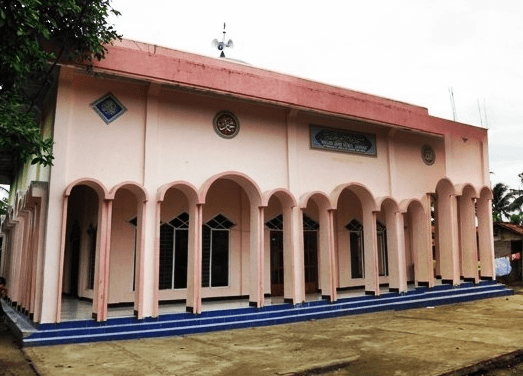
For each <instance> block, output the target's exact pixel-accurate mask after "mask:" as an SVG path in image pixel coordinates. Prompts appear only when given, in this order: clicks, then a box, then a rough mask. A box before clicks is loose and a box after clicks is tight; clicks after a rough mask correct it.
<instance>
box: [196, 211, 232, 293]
mask: <svg viewBox="0 0 523 376" xmlns="http://www.w3.org/2000/svg"><path fill="white" fill-rule="evenodd" d="M232 226H234V223H232V222H231V221H229V220H228V219H227V218H226V217H224V216H223V215H221V214H219V215H217V216H216V217H214V218H213V219H211V220H210V221H208V222H207V223H206V224H204V225H203V231H202V287H222V286H228V285H229V229H230V228H231V227H232Z"/></svg>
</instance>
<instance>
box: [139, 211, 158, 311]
mask: <svg viewBox="0 0 523 376" xmlns="http://www.w3.org/2000/svg"><path fill="white" fill-rule="evenodd" d="M161 213H162V202H161V201H158V202H156V222H155V228H156V231H155V236H154V274H153V278H154V280H153V292H154V297H153V310H152V311H153V317H158V315H159V312H160V307H159V304H160V281H159V279H160V221H161ZM143 262H144V260H142V267H144V269H145V265H143Z"/></svg>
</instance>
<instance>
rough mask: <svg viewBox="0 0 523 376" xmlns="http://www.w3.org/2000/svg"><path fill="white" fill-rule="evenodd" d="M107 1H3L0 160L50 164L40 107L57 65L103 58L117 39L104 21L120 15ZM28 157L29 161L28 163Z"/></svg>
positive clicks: (0, 7) (0, 16) (0, 21)
mask: <svg viewBox="0 0 523 376" xmlns="http://www.w3.org/2000/svg"><path fill="white" fill-rule="evenodd" d="M110 3H111V1H110V0H5V1H1V2H0V35H1V38H0V156H1V155H4V156H6V155H8V156H9V157H10V158H11V160H12V162H13V165H14V166H17V165H19V164H20V163H24V162H26V161H27V160H31V162H32V163H33V164H35V163H40V164H43V165H50V164H52V161H53V156H52V145H53V142H52V140H51V139H43V137H42V135H41V132H40V126H39V124H38V121H39V119H38V103H39V101H41V100H42V99H43V98H42V97H43V96H44V95H45V92H46V90H47V89H48V88H49V85H50V83H51V81H52V78H53V73H54V71H55V67H56V65H57V64H58V63H59V62H60V61H85V62H86V64H87V65H88V66H90V65H91V63H92V62H93V61H94V59H98V60H100V59H102V58H104V56H105V54H106V52H107V48H106V45H107V44H108V43H111V41H113V40H114V39H120V35H118V33H117V32H116V30H114V28H113V27H112V26H111V25H109V24H108V23H107V18H108V16H109V15H111V14H114V15H119V14H120V13H119V12H118V11H116V10H114V9H113V8H112V7H111V4H110ZM31 158H32V159H31Z"/></svg>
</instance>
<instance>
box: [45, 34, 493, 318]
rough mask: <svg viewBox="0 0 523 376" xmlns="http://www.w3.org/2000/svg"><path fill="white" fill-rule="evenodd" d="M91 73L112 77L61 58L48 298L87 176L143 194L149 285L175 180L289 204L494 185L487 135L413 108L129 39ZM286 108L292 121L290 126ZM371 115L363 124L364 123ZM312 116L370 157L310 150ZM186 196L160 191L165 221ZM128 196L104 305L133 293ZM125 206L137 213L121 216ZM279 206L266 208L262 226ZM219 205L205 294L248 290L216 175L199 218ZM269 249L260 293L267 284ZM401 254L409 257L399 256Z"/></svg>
mask: <svg viewBox="0 0 523 376" xmlns="http://www.w3.org/2000/svg"><path fill="white" fill-rule="evenodd" d="M95 71H98V72H103V73H108V74H112V75H115V76H114V77H104V78H101V77H96V76H91V75H87V74H85V73H84V72H83V71H81V70H78V69H76V68H71V67H67V66H63V67H62V68H61V72H60V79H59V88H58V93H57V104H56V106H57V108H56V121H55V129H54V140H55V148H54V152H55V156H56V163H55V166H53V167H52V169H51V182H52V185H51V186H50V190H49V213H48V221H49V224H50V226H48V228H47V234H46V242H47V244H46V249H47V250H53V251H50V252H48V255H47V257H48V259H47V260H46V265H45V277H44V294H45V296H44V300H45V301H46V302H52V301H55V300H56V299H57V296H56V292H55V291H57V283H58V278H57V277H56V275H57V270H59V268H60V266H59V255H57V252H58V250H59V249H60V241H61V233H60V225H59V224H60V223H61V221H62V212H61V208H62V205H63V195H64V191H65V189H66V187H67V186H68V185H69V184H71V182H73V181H75V180H76V179H80V178H89V179H96V180H98V181H100V182H101V184H103V186H104V187H105V189H106V190H107V191H110V190H111V189H112V187H114V186H115V185H117V184H119V183H121V182H124V181H132V182H135V183H138V184H140V185H143V186H144V187H145V188H146V190H147V193H148V195H149V197H150V201H149V202H148V203H147V205H148V206H147V219H146V221H147V226H146V227H147V228H146V231H145V237H146V240H145V242H146V245H145V253H146V255H145V259H144V260H145V261H144V263H145V271H146V277H145V278H146V285H145V290H147V291H149V290H150V289H151V285H152V282H150V281H151V274H152V272H151V271H152V270H153V265H154V259H153V257H152V254H153V248H154V231H155V227H154V226H155V225H154V223H153V218H155V212H154V210H155V209H154V208H155V205H156V201H155V200H156V199H155V198H156V193H157V190H158V189H159V188H160V187H161V186H162V185H163V184H166V183H169V182H173V181H177V180H183V181H186V182H188V183H190V184H192V185H194V186H195V187H196V188H197V189H201V188H202V186H203V184H204V182H205V181H206V180H207V179H209V178H210V177H212V176H215V175H217V174H221V173H223V172H225V171H235V172H238V173H243V174H245V175H246V176H248V177H249V178H250V179H252V180H253V181H254V182H256V184H257V185H258V186H259V188H260V190H261V191H262V192H266V191H270V190H273V189H277V188H285V189H287V190H289V191H290V192H291V194H292V195H293V196H294V198H295V199H296V200H297V201H299V200H300V199H301V198H302V197H303V196H304V195H306V194H307V193H309V192H312V191H321V192H324V193H325V195H327V196H328V195H330V194H331V193H332V192H333V191H334V190H335V189H336V187H337V186H339V185H340V184H347V183H350V182H358V183H360V184H361V185H363V186H365V187H366V188H367V189H368V190H369V191H370V192H371V193H372V195H373V196H374V197H375V198H379V197H384V196H392V197H393V198H394V199H395V200H396V202H398V203H399V202H401V201H402V200H405V199H412V198H416V199H422V198H423V197H424V196H425V195H426V193H428V192H434V191H435V186H436V184H437V182H438V181H439V180H440V179H442V178H444V177H447V178H449V179H450V180H451V181H452V183H453V184H456V185H457V184H461V183H470V184H472V185H473V186H474V187H476V189H477V190H479V188H480V187H482V186H484V185H488V182H489V181H488V152H487V150H486V147H487V146H486V145H487V144H486V138H487V132H486V130H484V129H480V128H476V127H472V126H467V125H464V124H459V123H455V122H450V121H446V120H443V119H437V118H434V117H431V116H429V115H428V113H427V110H426V109H424V108H422V107H418V106H413V105H408V104H405V103H400V102H396V101H391V100H387V99H383V98H379V97H375V96H372V95H368V94H362V93H358V92H354V91H350V90H346V89H342V88H336V87H332V86H327V85H323V84H319V83H315V82H311V81H307V80H302V79H297V78H294V77H289V76H285V75H281V74H278V73H274V72H268V71H264V70H259V69H256V68H253V67H248V66H244V65H238V64H234V63H231V62H228V61H226V60H217V59H211V58H204V57H198V56H195V55H191V54H186V53H182V52H178V51H169V50H165V49H161V48H156V47H154V48H153V46H145V45H141V44H134V43H131V42H129V41H125V42H123V43H122V44H118V45H117V46H115V47H110V53H109V56H108V59H106V60H104V61H102V62H100V63H96V66H95ZM151 82H152V83H153V84H152V86H151ZM180 87H181V88H183V90H179V89H180ZM151 88H152V89H151ZM109 92H110V93H112V94H113V95H115V97H116V98H117V99H118V100H119V101H120V102H121V103H122V104H123V105H124V106H125V107H127V112H126V113H125V114H124V115H123V116H121V117H120V118H118V119H117V120H116V121H114V122H112V123H110V124H105V123H104V122H103V121H102V120H101V119H100V118H99V117H98V115H97V114H96V113H95V112H94V111H93V109H92V108H91V107H90V104H91V103H92V102H93V101H95V100H97V99H98V98H100V97H102V96H103V95H105V94H107V93H109ZM151 93H153V94H154V95H153V94H151ZM156 97H157V98H158V100H157V101H156V99H154V98H156ZM220 110H229V111H232V112H233V113H234V114H235V115H236V116H237V117H238V118H239V120H240V124H241V129H240V132H239V134H238V136H237V137H235V138H233V139H230V140H226V139H223V138H221V137H219V136H218V135H217V134H216V133H215V132H214V130H213V127H212V119H213V117H214V115H215V114H216V113H217V112H218V111H220ZM296 111H297V115H296V113H295V112H296ZM293 113H294V114H295V115H296V116H295V117H294V118H293V119H292V120H289V119H290V118H291V117H292V116H291V115H292V114H293ZM354 118H359V119H360V120H358V121H356V120H353V119H354ZM366 119H371V122H364V121H365V120H366ZM310 124H316V125H319V126H322V127H328V128H335V129H340V130H348V131H354V132H364V133H372V134H375V135H376V139H377V156H375V157H369V156H362V155H355V154H345V153H337V152H329V151H321V150H313V149H311V148H310V140H309V126H310ZM294 130H295V133H293V132H294ZM146 135H147V136H146ZM425 144H428V145H431V146H432V147H433V148H434V150H435V152H436V161H435V164H434V165H432V166H427V165H425V164H424V163H423V161H422V160H421V147H422V146H423V145H425ZM181 197H182V195H181V194H180V193H176V191H174V192H172V193H171V192H169V193H168V194H167V196H166V198H165V200H164V202H163V203H162V212H161V219H162V220H169V219H172V218H173V217H174V216H176V215H178V214H179V213H180V212H181V211H185V210H187V205H188V204H187V202H186V200H185V199H184V198H183V199H181ZM343 200H345V198H343ZM135 201H136V198H135V197H134V196H133V195H129V194H128V193H126V192H125V191H122V192H121V194H119V195H118V194H117V197H116V199H115V201H114V203H113V204H114V207H113V209H114V214H113V226H114V228H113V232H112V233H113V238H112V242H111V248H112V249H111V261H110V263H111V270H110V276H111V277H110V281H111V282H110V287H109V291H110V297H109V302H110V303H111V302H120V301H123V300H127V301H129V300H132V299H133V293H132V290H130V289H129V285H130V282H129V281H130V280H131V279H130V278H132V277H131V276H130V273H129V270H130V269H131V268H130V267H129V265H130V260H131V259H132V257H130V256H129V255H130V254H131V251H130V242H129V239H130V238H131V235H132V234H131V232H132V231H131V229H130V228H129V227H128V223H126V222H125V221H126V220H128V218H129V216H132V215H136V213H135V211H136V206H135V204H133V203H135ZM127 204H131V205H130V206H129V208H130V207H132V210H131V209H129V211H127V210H128V209H127ZM314 206H315V204H312V203H311V204H310V205H309V207H308V209H307V210H306V213H308V214H309V215H310V216H311V217H312V218H313V219H315V220H318V213H317V208H314ZM279 210H281V209H279V206H278V205H277V204H274V203H271V205H269V208H267V212H266V218H265V220H268V219H270V218H272V216H273V214H276V213H278V211H279ZM218 213H221V214H223V215H225V216H227V217H228V218H229V219H230V220H231V221H233V222H234V223H236V226H235V227H234V228H233V229H232V231H231V243H230V244H231V253H230V257H231V259H230V267H231V273H230V280H231V284H230V286H229V287H227V288H217V289H203V290H202V294H203V297H209V296H224V295H247V294H248V293H249V282H250V279H249V270H250V269H249V268H250V266H249V265H250V264H249V253H248V252H249V247H250V245H249V233H250V227H249V222H250V218H249V216H250V212H249V199H248V197H247V195H246V193H245V192H244V190H243V189H242V188H240V186H239V185H238V184H236V183H233V182H231V181H227V180H223V181H218V182H216V183H215V184H214V185H213V186H212V187H211V189H210V191H209V193H208V195H207V197H205V205H204V209H203V223H205V222H206V221H207V220H209V219H211V218H212V217H214V215H216V214H218ZM351 215H356V213H350V212H349V211H346V212H345V211H340V212H339V213H338V214H337V216H338V217H337V221H338V236H337V242H338V243H337V244H338V248H337V249H338V254H337V257H338V260H339V263H340V265H348V266H347V267H346V268H345V267H341V268H340V270H339V284H340V286H349V285H351V283H353V281H350V280H349V278H348V274H347V272H348V271H349V270H350V264H348V263H346V261H347V258H348V253H345V252H347V251H346V250H347V248H348V247H347V244H345V243H346V241H347V240H346V239H345V238H344V236H343V235H342V232H343V231H346V230H345V229H344V226H345V224H346V222H348V221H346V220H347V219H349V217H350V216H351ZM349 220H350V219H349ZM126 226H127V227H126ZM266 236H267V235H266ZM265 239H266V240H267V238H265ZM267 244H268V242H267V241H266V242H265V265H266V267H265V269H266V273H265V290H266V291H267V289H270V280H269V279H268V277H267V276H268V274H269V273H268V272H267V270H270V269H268V268H267V262H268V251H267V250H268V248H267ZM349 261H350V260H349ZM406 262H407V264H409V263H412V260H410V259H409V258H408V257H407V260H406ZM407 269H408V268H407ZM114 276H118V278H116V279H115V278H114ZM120 277H121V278H120ZM151 295H152V294H146V299H151V300H146V302H145V303H144V304H145V307H146V308H145V312H151V310H152V308H151V306H152V298H150V296H151ZM183 298H185V293H184V292H183V291H160V299H161V300H164V299H169V300H170V299H183ZM55 313H56V312H53V308H52V304H46V307H45V309H44V311H43V320H44V321H49V320H51V318H52V317H54V316H53V315H54V314H55Z"/></svg>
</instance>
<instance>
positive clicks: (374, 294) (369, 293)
mask: <svg viewBox="0 0 523 376" xmlns="http://www.w3.org/2000/svg"><path fill="white" fill-rule="evenodd" d="M365 295H372V296H376V295H377V294H376V291H367V290H365Z"/></svg>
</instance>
